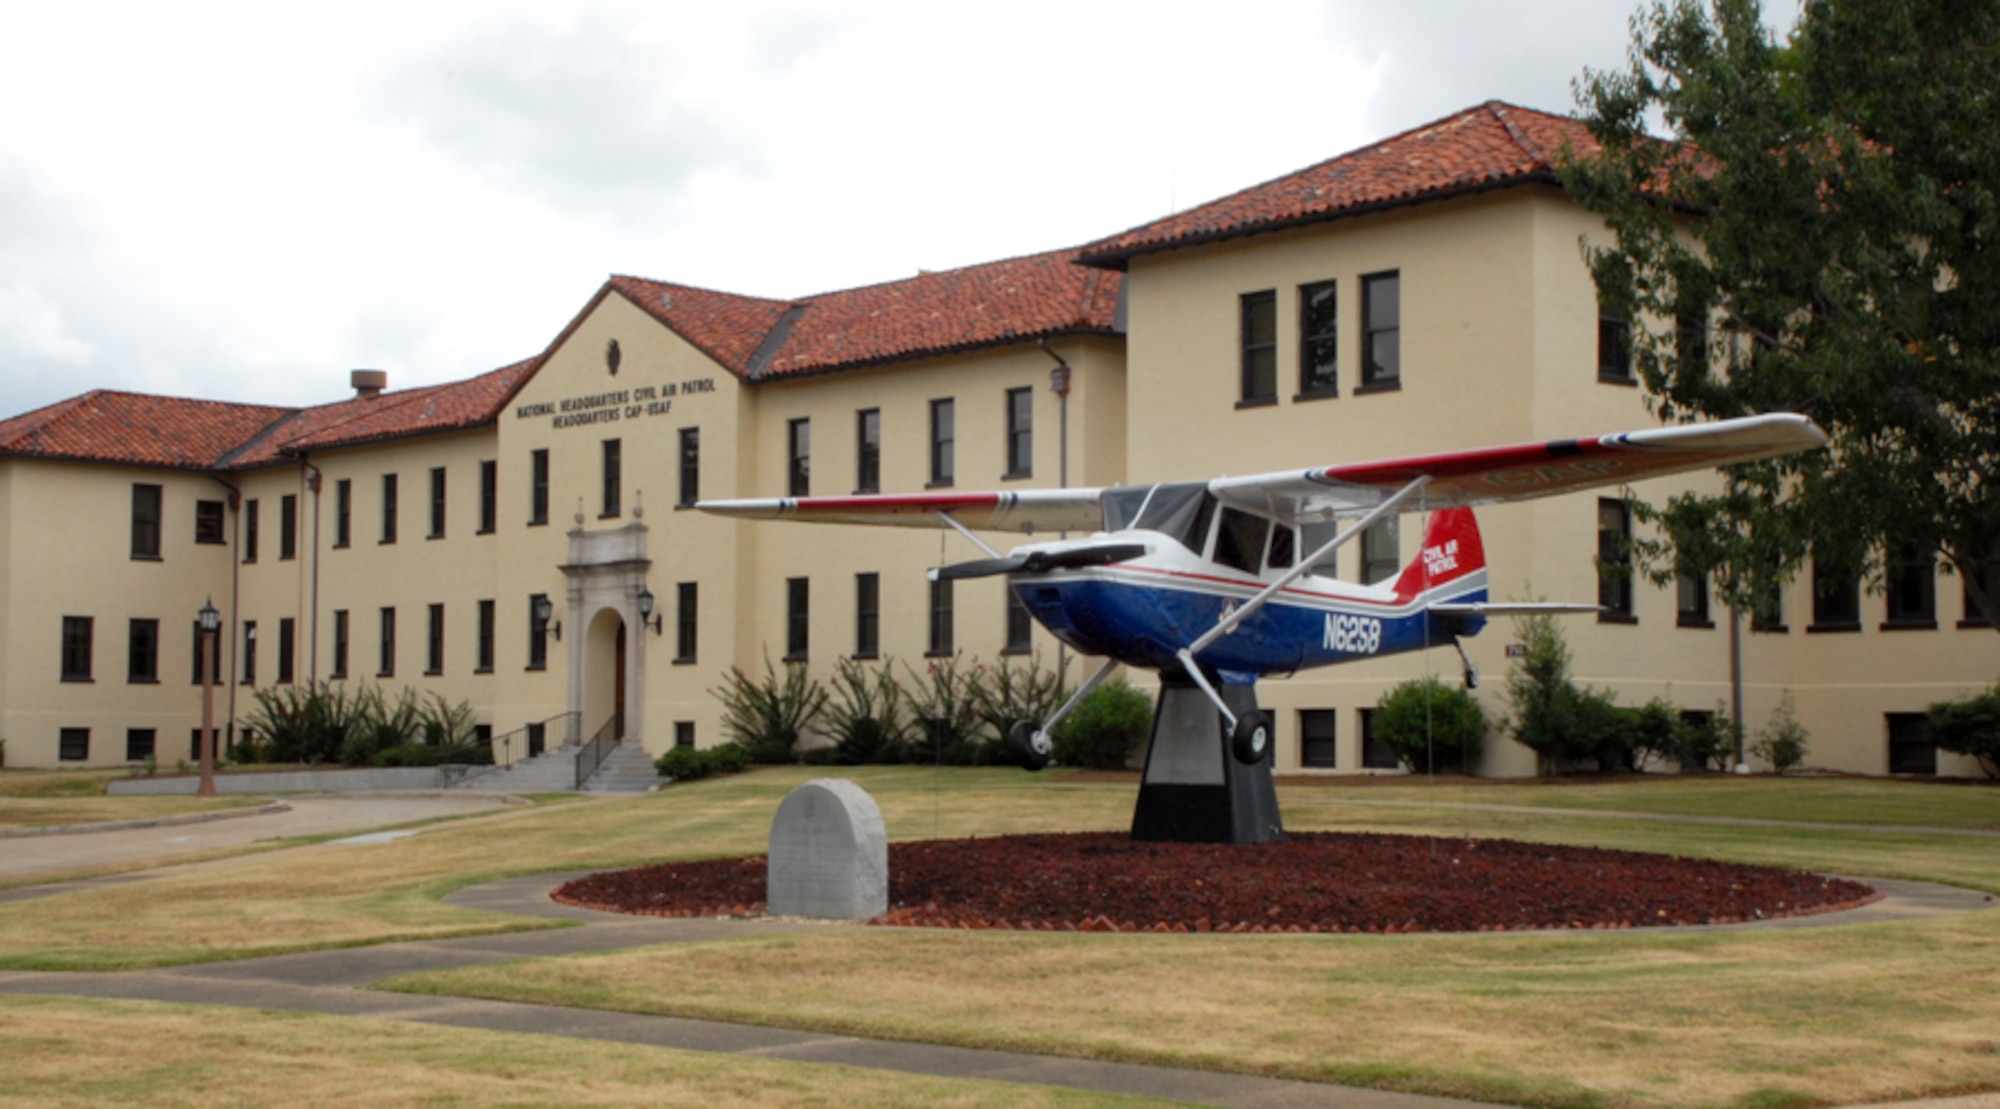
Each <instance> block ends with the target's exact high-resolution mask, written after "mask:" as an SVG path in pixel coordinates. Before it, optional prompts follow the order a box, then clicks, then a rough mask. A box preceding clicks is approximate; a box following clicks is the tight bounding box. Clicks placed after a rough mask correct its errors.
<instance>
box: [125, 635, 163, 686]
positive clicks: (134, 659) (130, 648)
mask: <svg viewBox="0 0 2000 1109" xmlns="http://www.w3.org/2000/svg"><path fill="white" fill-rule="evenodd" d="M125 680H126V681H128V682H135V683H139V684H142V685H143V684H150V683H153V682H157V681H159V680H160V622H159V621H158V620H133V621H131V622H130V623H129V624H127V625H126V629H125Z"/></svg>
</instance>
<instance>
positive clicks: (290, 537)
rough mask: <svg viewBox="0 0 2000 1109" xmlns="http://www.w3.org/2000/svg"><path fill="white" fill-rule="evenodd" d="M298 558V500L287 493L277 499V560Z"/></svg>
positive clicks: (294, 494)
mask: <svg viewBox="0 0 2000 1109" xmlns="http://www.w3.org/2000/svg"><path fill="white" fill-rule="evenodd" d="M297 557H299V498H298V494H296V493H287V494H285V495H284V496H282V497H279V498H278V558H279V559H280V560H281V561H283V560H287V559H294V558H297Z"/></svg>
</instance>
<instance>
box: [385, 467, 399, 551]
mask: <svg viewBox="0 0 2000 1109" xmlns="http://www.w3.org/2000/svg"><path fill="white" fill-rule="evenodd" d="M395 541H396V475H395V474H383V475H382V542H384V543H394V542H395Z"/></svg>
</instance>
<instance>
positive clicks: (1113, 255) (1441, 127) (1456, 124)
mask: <svg viewBox="0 0 2000 1109" xmlns="http://www.w3.org/2000/svg"><path fill="white" fill-rule="evenodd" d="M1565 141H1567V142H1568V143H1569V145H1570V146H1571V148H1572V149H1574V150H1575V151H1576V152H1577V153H1578V154H1588V153H1594V152H1595V151H1596V150H1597V141H1596V140H1595V139H1594V138H1592V137H1591V134H1590V132H1589V131H1588V130H1587V129H1585V127H1584V126H1583V124H1582V123H1580V122H1578V121H1576V120H1574V119H1570V118H1569V117H1567V116H1558V115H1551V114H1549V113H1547V112H1538V111H1535V110H1534V109H1532V108H1521V107H1517V106H1515V105H1512V104H1503V103H1501V102H1500V101H1498V100H1489V101H1487V102H1486V103H1484V104H1482V105H1480V106H1478V107H1476V108H1467V109H1466V110H1464V111H1462V112H1458V113H1456V114H1454V115H1449V116H1446V117H1445V118H1443V119H1440V120H1438V121H1436V122H1434V123H1428V124H1425V125H1424V126H1422V127H1418V128H1416V129H1414V130H1411V131H1405V132H1403V133H1402V134H1400V135H1393V136H1391V137H1389V138H1386V139H1383V140H1382V141H1381V142H1378V143H1375V144H1374V145H1372V146H1364V147H1362V148H1361V149H1359V150H1355V151H1350V152H1348V153H1346V154H1342V155H1340V156H1338V157H1336V158H1332V159H1330V160H1328V161H1324V162H1321V163H1319V164H1318V165H1316V166H1309V167H1307V168H1305V169H1302V170H1299V171H1298V172H1297V173H1291V174H1287V175H1286V176H1284V177H1280V178H1278V179H1276V180H1274V181H1267V182H1265V183H1264V184H1262V185H1256V186H1253V187H1251V188H1248V189H1244V190H1243V191H1242V192H1238V193H1232V194H1231V195H1229V196H1225V197H1223V198H1221V199H1220V200H1213V201H1210V202H1209V203H1207V204H1203V205H1201V206H1200V207H1197V208H1190V209H1188V210H1187V211H1185V212H1180V213H1177V214H1175V215H1172V216H1169V217H1167V218H1166V219H1163V220H1157V221H1155V222H1153V223H1148V224H1144V225H1142V226H1139V227H1135V228H1133V229H1131V230H1130V231H1126V232H1123V233H1121V234H1118V235H1113V236H1111V237H1110V238H1108V239H1100V240H1099V241H1097V242H1094V243H1091V244H1090V245H1089V246H1086V247H1084V248H1083V249H1082V250H1081V251H1079V252H1078V256H1077V260H1078V261H1080V262H1082V263H1083V264H1085V265H1091V266H1104V267H1107V268H1110V269H1119V270H1122V269H1124V268H1125V264H1126V263H1127V262H1128V261H1129V260H1131V259H1132V258H1134V257H1137V256H1139V255H1142V254H1153V253H1156V252H1159V251H1163V250H1172V249H1175V248H1177V247H1184V246H1193V245H1195V244H1197V243H1210V242H1217V241H1220V240H1223V239H1233V238H1238V237H1240V236H1244V235H1254V234H1257V233H1259V232H1263V231H1276V230H1279V229H1281V228H1287V227H1297V226H1300V225H1301V224H1308V223H1319V222H1323V221H1326V220H1332V219H1338V218H1340V217H1342V216H1349V215H1355V214H1358V213H1360V212H1366V211H1374V210H1378V209H1381V208H1387V207H1396V206H1400V205H1404V204H1414V203H1418V202H1421V201H1425V200H1437V199H1442V198H1444V197H1447V196H1454V195H1459V194H1462V193H1467V192H1473V191H1477V190H1481V189H1490V188H1498V187H1502V186H1506V185H1515V184H1522V183H1526V182H1530V181H1545V182H1549V183H1553V182H1554V181H1555V164H1556V156H1557V154H1558V152H1559V151H1561V149H1562V146H1563V143H1564V142H1565Z"/></svg>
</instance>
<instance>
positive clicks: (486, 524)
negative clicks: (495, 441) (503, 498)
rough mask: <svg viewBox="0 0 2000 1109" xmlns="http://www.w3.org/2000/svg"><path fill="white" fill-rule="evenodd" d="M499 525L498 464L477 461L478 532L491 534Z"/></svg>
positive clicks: (488, 461)
mask: <svg viewBox="0 0 2000 1109" xmlns="http://www.w3.org/2000/svg"><path fill="white" fill-rule="evenodd" d="M499 526H500V464H499V463H498V462H495V461H493V460H492V459H490V458H487V459H482V460H481V461H480V463H479V534H481V535H492V534H493V533H494V531H495V530H497V529H498V528H499Z"/></svg>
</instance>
